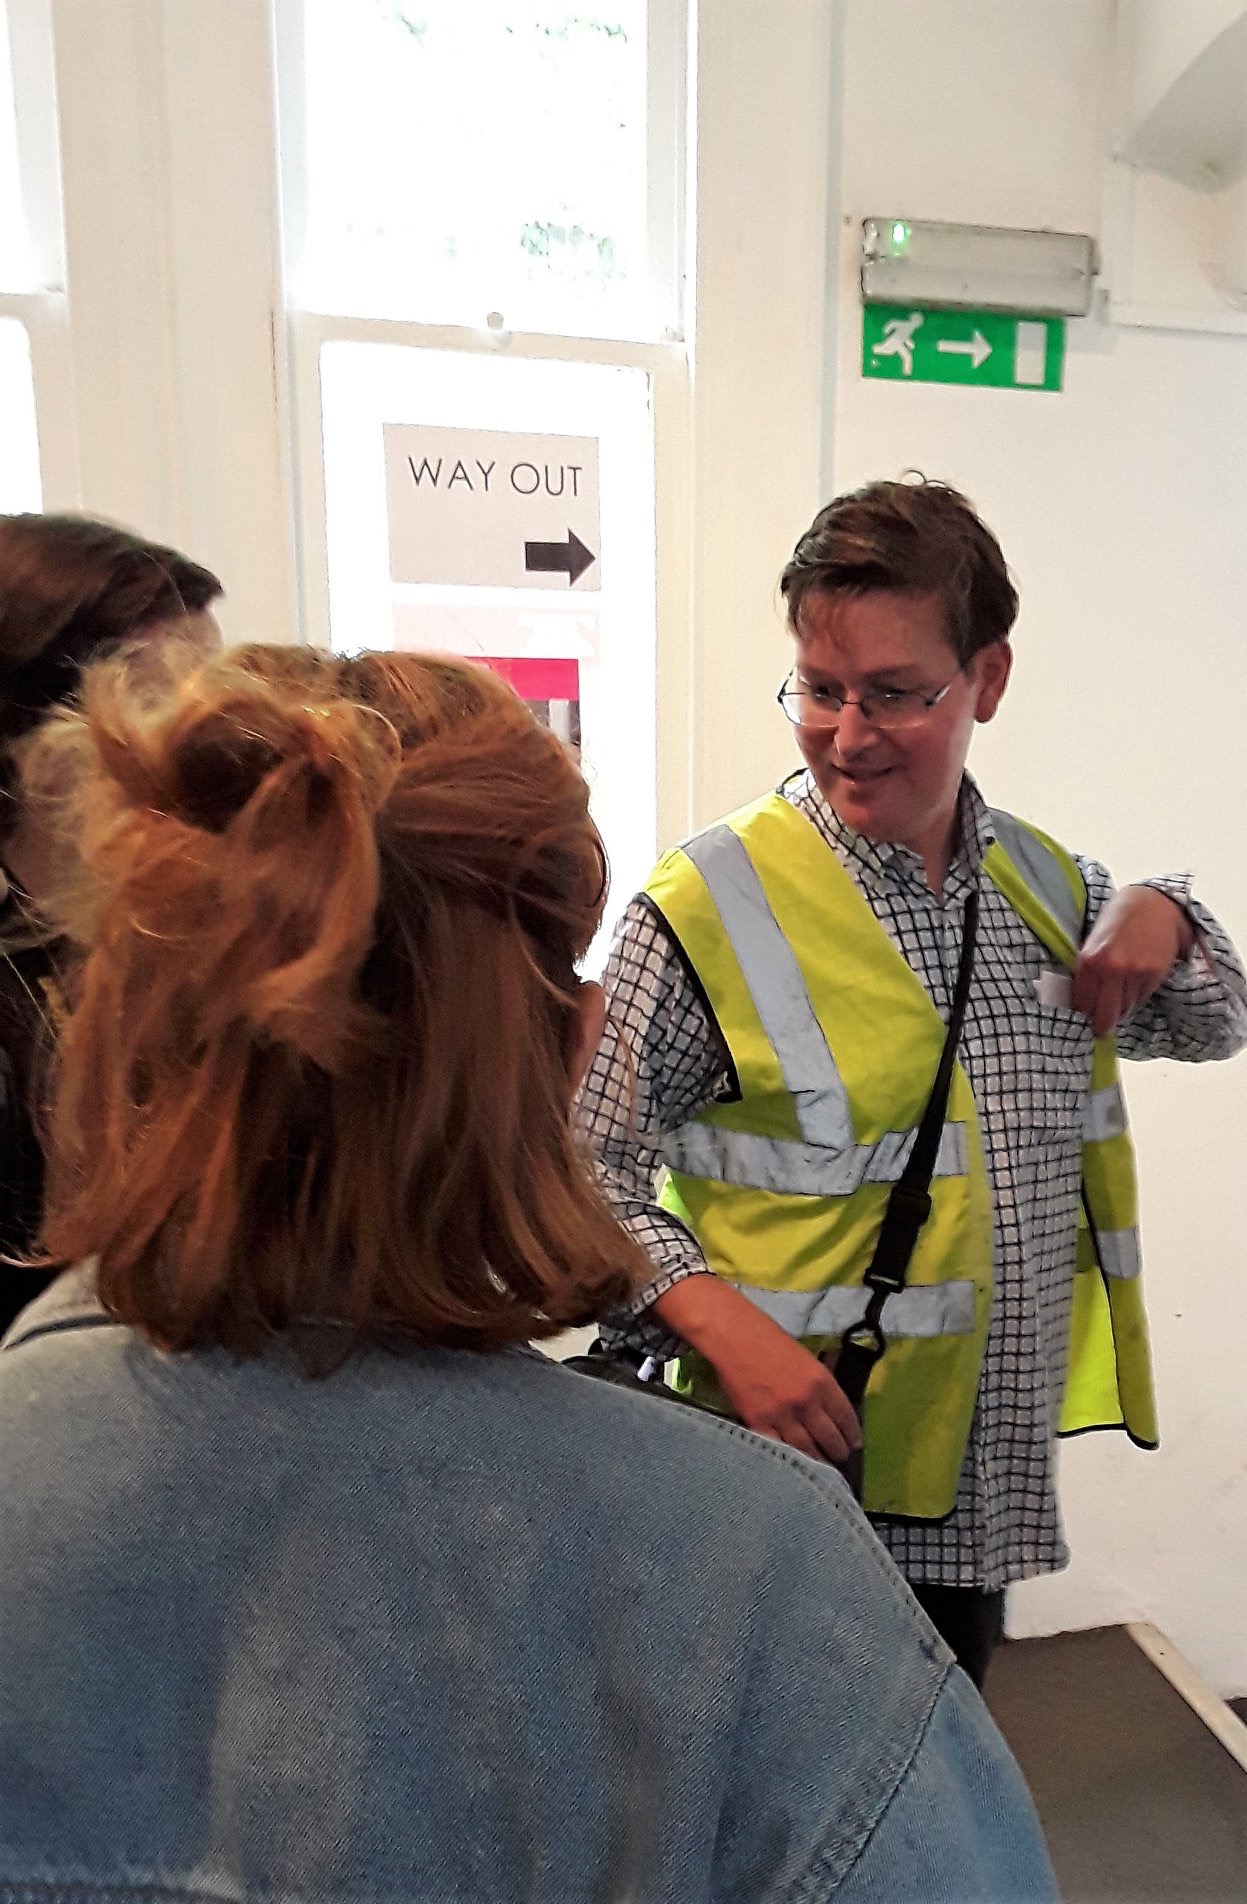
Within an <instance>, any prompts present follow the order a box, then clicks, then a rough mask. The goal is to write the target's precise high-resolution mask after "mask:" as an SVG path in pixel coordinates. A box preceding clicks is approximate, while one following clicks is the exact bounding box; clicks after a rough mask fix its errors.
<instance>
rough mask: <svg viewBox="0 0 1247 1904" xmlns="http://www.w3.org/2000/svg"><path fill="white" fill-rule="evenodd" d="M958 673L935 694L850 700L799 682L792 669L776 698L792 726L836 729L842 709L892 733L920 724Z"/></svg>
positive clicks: (891, 691)
mask: <svg viewBox="0 0 1247 1904" xmlns="http://www.w3.org/2000/svg"><path fill="white" fill-rule="evenodd" d="M960 673H961V669H960V668H958V669H957V674H954V675H952V676H950V678H949V679H948V680H947V681H945V683H944V685H943V687H942V688H939V689H937V690H936V692H935V693H934V694H923V693H922V692H921V690H920V689H918V688H872V689H871V690H870V692H869V693H868V694H859V695H858V696H857V697H856V699H850V698H849V697H848V696H847V695H844V694H837V693H835V692H834V690H833V689H831V688H819V687H811V686H809V685H808V683H806V682H804V681H799V680H798V679H797V671H796V669H795V668H794V669H793V670H792V672H791V673H790V674H789V675H787V676H786V677H785V679H784V682H783V684H782V686H781V687H780V690H779V693H778V694H777V695H776V696H775V699H776V700H777V701H778V702H779V704H780V706H781V707H782V708H783V710H784V713H785V714H786V715H787V716H788V719H789V720H790V721H791V722H792V724H793V726H794V727H838V726H839V725H840V717H841V715H842V714H843V713H844V710H845V708H846V707H855V708H856V709H857V710H858V712H859V713H860V714H861V717H862V719H863V720H864V721H866V722H868V723H869V725H870V726H871V727H877V728H879V729H881V730H882V731H884V732H886V733H895V732H897V730H898V729H900V728H903V727H916V726H917V725H918V723H919V721H922V720H925V719H926V717H927V715H928V714H929V713H930V712H931V709H932V708H933V707H938V706H939V704H940V702H941V701H942V700H943V699H944V696H945V695H946V694H947V693H948V690H949V688H951V686H952V684H953V682H954V681H955V680H956V679H957V675H958V674H960Z"/></svg>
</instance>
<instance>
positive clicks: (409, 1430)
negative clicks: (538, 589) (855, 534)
mask: <svg viewBox="0 0 1247 1904" xmlns="http://www.w3.org/2000/svg"><path fill="white" fill-rule="evenodd" d="M34 752H35V757H34V758H32V760H31V761H30V762H28V763H27V764H28V768H29V770H30V772H31V774H32V776H33V779H32V784H33V785H36V786H37V785H40V784H48V783H49V782H56V783H57V784H59V785H60V786H62V787H63V788H68V789H69V790H70V791H69V794H68V795H67V796H66V797H64V798H63V799H62V802H61V806H62V823H63V824H64V825H66V826H68V827H69V828H70V830H71V833H72V838H73V842H74V851H73V852H72V854H69V855H66V856H65V857H64V858H63V859H62V860H61V862H60V870H59V876H58V880H57V882H56V888H55V890H54V891H52V892H50V893H49V895H48V898H47V901H46V904H47V907H48V910H49V914H50V916H51V917H53V918H54V919H55V920H56V922H57V924H58V926H59V929H60V930H61V932H62V933H63V935H64V937H65V939H66V941H67V942H71V943H72V944H73V945H75V946H76V947H78V948H79V953H78V956H77V959H76V962H75V964H74V965H73V967H72V968H71V969H70V970H68V971H67V973H66V976H65V993H66V1006H65V1015H64V1019H63V1023H62V1025H61V1029H60V1035H59V1038H58V1041H57V1048H56V1057H55V1066H54V1071H53V1076H52V1096H51V1113H50V1125H49V1142H50V1151H49V1156H50V1170H49V1183H48V1200H47V1210H46V1215H45V1220H44V1226H43V1245H44V1249H45V1251H46V1253H47V1254H48V1256H49V1257H50V1258H53V1259H55V1260H57V1261H70V1262H74V1263H76V1264H78V1265H79V1267H78V1268H76V1269H74V1270H71V1271H69V1272H67V1274H66V1275H64V1276H63V1277H62V1278H60V1280H59V1281H58V1282H57V1283H56V1284H55V1285H54V1286H53V1288H52V1289H51V1290H49V1291H48V1293H47V1294H46V1295H45V1296H43V1297H42V1298H41V1299H40V1300H39V1301H38V1302H36V1303H35V1304H33V1305H32V1306H31V1307H30V1308H29V1309H27V1311H26V1312H25V1313H24V1315H23V1316H22V1317H21V1318H20V1319H19V1321H18V1323H17V1324H16V1326H15V1327H14V1328H13V1329H12V1330H11V1331H10V1333H9V1336H8V1337H7V1339H6V1342H5V1345H4V1348H3V1351H2V1352H0V1439H2V1440H3V1445H4V1449H5V1456H6V1463H7V1465H8V1467H9V1471H10V1472H9V1475H8V1477H7V1478H6V1488H5V1508H4V1515H3V1517H2V1518H0V1679H2V1681H3V1684H4V1689H5V1691H4V1699H3V1701H0V1895H3V1896H12V1897H16V1896H18V1895H21V1896H23V1897H28V1896H33V1895H35V1893H36V1892H39V1893H40V1894H42V1893H44V1892H46V1893H47V1894H48V1895H51V1894H53V1893H55V1894H57V1895H58V1896H68V1895H69V1894H70V1893H73V1894H75V1895H82V1896H85V1895H86V1894H87V1893H88V1892H89V1893H90V1894H91V1895H93V1896H95V1895H101V1896H102V1895H104V1894H105V1893H107V1894H108V1895H110V1896H115V1897H117V1898H131V1899H137V1898H139V1897H152V1896H156V1895H159V1896H160V1897H161V1898H163V1899H167V1900H170V1901H171V1904H173V1901H175V1900H184V1901H185V1904H190V1900H192V1899H202V1898H204V1897H206V1896H208V1895H211V1896H214V1897H226V1896H229V1897H278V1896H281V1897H288V1898H313V1897H315V1898H348V1897H353V1898H360V1897H369V1898H387V1899H395V1900H397V1899H410V1900H412V1904H416V1901H417V1900H424V1901H427V1904H433V1900H436V1901H437V1904H451V1900H459V1901H460V1904H495V1901H496V1904H503V1900H506V1901H507V1904H516V1901H517V1900H521V1899H524V1900H530V1901H531V1904H574V1901H575V1900H585V1904H588V1900H589V1899H604V1898H619V1899H624V1898H633V1899H644V1900H646V1904H663V1901H664V1900H670V1904H676V1901H677V1900H678V1904H694V1901H695V1900H698V1899H705V1900H712V1899H713V1900H724V1904H726V1900H728V1899H732V1898H762V1897H780V1896H784V1897H805V1898H809V1899H815V1898H818V1899H820V1900H824V1899H828V1900H829V1899H833V1898H834V1899H838V1900H841V1901H842V1904H858V1901H859V1900H865V1899H867V1898H875V1897H880V1896H888V1897H899V1896H910V1897H921V1898H924V1899H928V1900H936V1901H939V1900H943V1901H944V1904H952V1901H953V1900H954V1899H955V1900H958V1904H962V1901H963V1900H965V1899H968V1898H979V1899H983V1900H987V1899H991V1900H1000V1899H1004V1898H1025V1899H1051V1898H1052V1897H1053V1896H1054V1890H1053V1884H1052V1875H1051V1870H1050V1867H1049V1864H1048V1860H1047V1856H1046V1853H1045V1850H1044V1847H1043V1843H1042V1839H1041V1837H1040V1834H1039V1830H1038V1827H1037V1824H1036V1821H1035V1817H1034V1813H1033V1810H1032V1808H1031V1805H1030V1801H1029V1799H1028V1797H1027V1794H1026V1791H1025V1788H1024V1786H1023V1784H1022V1781H1021V1778H1020V1775H1019V1773H1018V1771H1017V1768H1016V1766H1015V1765H1014V1764H1013V1762H1012V1760H1011V1759H1010V1758H1009V1755H1008V1753H1007V1752H1006V1750H1005V1748H1004V1746H1003V1743H1002V1741H1001V1740H1000V1738H999V1736H998V1734H997V1733H996V1732H995V1730H994V1728H993V1726H992V1724H991V1721H990V1720H989V1719H988V1717H987V1714H986V1712H985V1710H984V1708H983V1707H982V1705H981V1704H980V1702H979V1700H978V1697H977V1695H976V1694H975V1693H974V1692H973V1690H972V1689H971V1687H970V1685H969V1684H968V1682H967V1681H966V1680H965V1678H964V1676H963V1675H962V1674H961V1673H960V1672H958V1671H957V1670H956V1669H955V1667H954V1666H953V1663H952V1660H951V1656H950V1655H949V1653H948V1651H947V1649H946V1648H945V1647H944V1646H943V1645H942V1644H941V1643H940V1641H939V1640H938V1638H937V1636H936V1634H935V1632H934V1629H933V1628H932V1627H931V1626H930V1625H929V1623H928V1622H927V1621H926V1620H925V1618H924V1617H923V1615H922V1614H921V1613H920V1612H919V1610H918V1608H917V1607H916V1606H915V1605H914V1603H913V1601H912V1599H911V1598H910V1597H909V1595H908V1593H907V1592H906V1589H905V1587H904V1585H903V1583H902V1582H901V1580H900V1577H899V1575H898V1574H897V1573H896V1571H895V1569H894V1568H893V1567H892V1565H891V1563H890V1561H889V1560H888V1559H887V1556H886V1555H885V1554H884V1553H883V1550H882V1549H881V1548H880V1547H879V1546H878V1545H877V1544H876V1542H875V1541H874V1539H873V1537H872V1536H871V1534H870V1532H869V1530H868V1528H867V1526H866V1523H865V1522H864V1520H863V1519H862V1516H861V1514H860V1512H859V1510H858V1509H857V1507H856V1506H855V1504H854V1503H853V1501H852V1499H851V1498H850V1496H849V1494H848V1492H847V1490H846V1488H845V1487H844V1484H843V1482H842V1481H841V1479H840V1478H839V1477H838V1476H837V1475H835V1474H834V1473H833V1472H832V1471H831V1470H830V1469H828V1468H826V1467H820V1466H819V1465H818V1464H816V1463H814V1462H812V1461H807V1460H805V1459H804V1458H803V1457H802V1456H800V1455H798V1454H795V1453H794V1452H793V1451H792V1450H791V1449H787V1448H783V1447H780V1446H778V1445H777V1444H775V1443H772V1442H767V1441H764V1440H763V1439H761V1438H760V1437H758V1436H755V1435H753V1434H750V1433H749V1432H748V1431H747V1430H745V1429H743V1428H740V1427H738V1426H736V1425H734V1424H731V1423H727V1422H720V1421H716V1420H713V1419H711V1418H709V1417H708V1416H704V1415H702V1414H700V1413H698V1412H697V1411H695V1410H692V1409H685V1408H682V1407H680V1406H678V1405H677V1404H674V1403H668V1404H662V1403H656V1402H655V1401H653V1400H650V1399H647V1398H646V1397H645V1396H643V1395H636V1394H627V1393H622V1392H620V1391H618V1390H617V1389H614V1388H611V1387H607V1386H604V1385H602V1384H599V1383H596V1382H591V1381H588V1380H586V1379H585V1377H584V1376H583V1375H581V1374H578V1373H576V1372H575V1371H573V1370H570V1369H565V1368H562V1367H560V1366H559V1365H558V1364H557V1363H555V1362H552V1361H549V1360H547V1359H546V1358H545V1357H544V1356H543V1355H542V1354H541V1353H540V1352H539V1351H538V1350H536V1349H535V1348H534V1347H532V1346H531V1345H532V1343H533V1342H534V1341H539V1340H542V1339H549V1338H551V1337H553V1336H555V1335H556V1334H558V1333H559V1332H560V1331H562V1330H564V1329H566V1328H567V1327H568V1326H569V1325H574V1324H582V1323H585V1322H588V1321H589V1320H591V1319H593V1318H595V1317H597V1316H599V1315H600V1314H601V1313H602V1312H603V1310H604V1309H605V1308H606V1307H607V1306H609V1305H612V1304H615V1305H617V1304H618V1303H619V1302H621V1301H622V1300H624V1299H625V1298H626V1297H627V1295H628V1293H629V1292H630V1291H631V1290H632V1289H633V1288H634V1287H635V1286H636V1284H637V1282H638V1280H639V1279H640V1278H642V1277H643V1276H644V1274H645V1260H644V1257H643V1255H642V1253H641V1251H640V1250H639V1249H638V1247H637V1245H636V1244H635V1243H634V1242H633V1241H632V1240H631V1239H630V1238H629V1237H628V1236H627V1234H626V1232H625V1231H624V1230H623V1229H622V1228H621V1227H620V1226H619V1225H618V1224H617V1223H616V1221H615V1220H614V1218H613V1216H612V1214H611V1212H610V1209H609V1206H608V1205H607V1203H606V1201H605V1199H604V1196H603V1193H602V1192H601V1191H600V1190H599V1189H598V1186H597V1182H596V1177H595V1173H594V1169H593V1164H592V1161H591V1158H590V1157H589V1155H588V1153H587V1151H585V1150H584V1149H583V1148H582V1146H581V1143H580V1140H579V1139H578V1137H577V1136H576V1135H575V1133H574V1131H573V1128H572V1124H571V1117H570V1107H571V1099H572V1095H573V1092H574V1090H575V1088H576V1085H577V1082H578V1079H579V1077H580V1075H581V1073H582V1071H583V1068H584V1066H585V1064H586V1063H587V1061H588V1058H589V1055H590V1053H591V1052H592V1051H593V1049H594V1048H595V1045H596V1043H597V1039H598V1037H599V1035H600V1032H601V1029H602V1022H603V994H602V992H601V989H600V988H599V987H598V986H597V985H593V984H588V983H585V982H583V981H582V980H581V978H580V977H579V976H578V972H577V965H578V962H579V961H580V960H581V959H582V958H583V956H584V954H585V951H586V949H587V947H588V945H589V943H590V940H591V939H592V938H593V935H594V933H595V932H596V930H597V927H598V924H599V920H600V916H601V912H602V905H603V899H604V894H605V886H606V866H605V856H604V853H603V849H602V844H601V841H600V839H599V837H598V834H597V832H596V829H595V827H594V825H593V822H592V820H591V819H590V816H589V808H588V794H587V790H586V787H585V783H584V781H583V779H582V778H581V776H580V774H579V773H578V772H577V770H576V768H575V766H574V765H573V763H572V760H571V758H570V757H569V755H568V753H567V752H566V751H565V749H564V748H563V747H562V745H561V744H560V743H559V741H558V740H557V739H556V738H555V737H554V736H553V735H552V734H550V733H549V732H548V731H547V730H545V729H543V728H542V727H541V726H540V725H539V724H538V722H537V721H536V720H535V719H534V718H533V716H532V715H531V714H530V713H529V711H528V710H527V709H526V708H525V707H524V705H523V704H522V702H520V701H519V700H518V699H517V698H516V697H515V695H514V694H513V693H512V692H511V691H510V689H509V688H507V687H505V686H504V685H503V684H502V683H501V682H500V681H498V680H497V679H496V678H494V677H493V676H491V675H490V674H489V673H488V672H486V671H484V670H482V669H478V668H473V667H471V666H467V665H464V664H462V663H458V662H454V661H449V660H439V659H436V658H431V657H427V656H420V655H414V654H409V655H401V656H400V655H361V656H358V657H355V658H351V659H344V658H340V657H334V656H329V655H325V654H318V653H314V652H312V651H310V650H306V649H303V650H300V649H286V650H279V649H260V648H250V649H242V650H240V651H237V652H236V653H235V654H234V655H233V656H232V657H230V658H226V659H221V660H218V661H216V662H213V663H210V664H208V665H206V666H204V667H203V668H202V669H200V670H199V671H198V672H197V673H195V674H194V675H192V676H191V677H190V678H189V679H187V680H185V681H183V682H182V683H181V684H180V685H179V686H177V687H176V688H174V689H173V690H172V692H171V694H170V695H169V696H167V697H161V698H160V699H159V701H157V702H156V703H153V702H152V700H151V697H150V696H139V697H136V695H135V694H134V693H133V692H132V691H130V690H129V689H127V687H126V685H125V683H124V681H122V680H121V679H120V678H119V677H118V676H117V675H116V674H115V673H114V672H113V671H111V670H108V669H105V670H103V671H96V672H95V673H94V674H93V676H92V678H91V680H90V681H89V683H88V684H87V687H86V691H85V695H84V706H83V710H82V712H81V713H80V714H77V715H70V716H66V717H64V718H62V719H60V720H58V721H57V722H56V723H54V724H52V725H50V726H49V727H47V728H45V729H44V730H43V731H42V733H41V736H40V743H39V747H38V749H36V750H34ZM828 1579H834V1580H835V1582H836V1592H835V1594H834V1595H829V1594H827V1593H826V1592H825V1591H824V1588H825V1583H826V1581H827V1580H828Z"/></svg>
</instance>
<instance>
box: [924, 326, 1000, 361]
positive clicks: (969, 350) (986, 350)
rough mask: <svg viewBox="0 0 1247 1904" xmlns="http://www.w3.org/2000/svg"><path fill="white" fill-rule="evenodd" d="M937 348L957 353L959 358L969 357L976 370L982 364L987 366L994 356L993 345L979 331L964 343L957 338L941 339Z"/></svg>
mask: <svg viewBox="0 0 1247 1904" xmlns="http://www.w3.org/2000/svg"><path fill="white" fill-rule="evenodd" d="M935 348H936V349H937V350H949V351H956V352H957V354H958V356H960V357H968V358H969V359H970V362H971V363H972V364H973V365H974V368H975V369H976V370H977V369H978V367H979V365H980V364H985V363H986V362H987V359H988V358H989V357H990V356H991V354H992V347H991V345H990V344H989V343H988V341H987V339H986V338H985V337H984V335H983V333H982V331H979V330H976V331H975V333H974V336H973V337H971V338H968V339H966V340H965V341H964V342H962V341H961V340H959V339H957V338H955V337H941V338H940V341H939V343H938V344H937V345H936V346H935Z"/></svg>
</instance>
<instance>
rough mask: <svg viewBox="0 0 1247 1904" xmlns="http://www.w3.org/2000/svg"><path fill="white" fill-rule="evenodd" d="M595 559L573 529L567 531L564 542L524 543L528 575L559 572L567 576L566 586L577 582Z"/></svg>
mask: <svg viewBox="0 0 1247 1904" xmlns="http://www.w3.org/2000/svg"><path fill="white" fill-rule="evenodd" d="M596 561H597V557H596V555H594V554H593V553H592V551H591V550H589V549H586V547H585V545H584V543H583V542H582V541H581V540H580V537H579V536H578V535H577V534H576V531H575V530H574V529H569V530H568V531H567V540H566V542H526V543H525V544H524V567H525V568H526V569H527V570H528V572H529V574H530V575H533V574H546V575H557V574H558V573H559V571H560V570H562V572H563V573H564V574H565V575H566V576H567V586H568V588H570V587H571V585H572V583H573V582H575V581H578V580H579V579H580V577H581V576H582V575H583V574H584V572H585V570H586V569H587V568H588V566H589V564H590V562H596Z"/></svg>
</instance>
